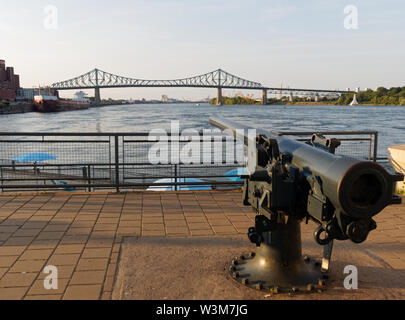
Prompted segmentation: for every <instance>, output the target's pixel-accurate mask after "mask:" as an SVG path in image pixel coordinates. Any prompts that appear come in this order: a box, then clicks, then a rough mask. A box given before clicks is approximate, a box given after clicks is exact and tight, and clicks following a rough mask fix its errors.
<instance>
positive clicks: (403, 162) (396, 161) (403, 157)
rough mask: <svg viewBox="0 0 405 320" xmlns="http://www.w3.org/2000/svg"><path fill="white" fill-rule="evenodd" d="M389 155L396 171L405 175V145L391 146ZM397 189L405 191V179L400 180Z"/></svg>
mask: <svg viewBox="0 0 405 320" xmlns="http://www.w3.org/2000/svg"><path fill="white" fill-rule="evenodd" d="M388 157H389V160H390V163H391V165H392V167H393V168H394V169H395V171H397V172H399V173H402V174H404V175H405V145H399V146H392V147H389V148H388ZM397 189H398V191H400V192H402V193H405V181H402V182H398V183H397Z"/></svg>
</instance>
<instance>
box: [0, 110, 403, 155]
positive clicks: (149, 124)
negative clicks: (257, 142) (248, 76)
mask: <svg viewBox="0 0 405 320" xmlns="http://www.w3.org/2000/svg"><path fill="white" fill-rule="evenodd" d="M215 114H217V115H221V116H225V117H228V118H230V119H233V120H236V121H244V122H245V123H247V124H250V125H252V126H258V127H263V128H268V129H271V130H275V131H331V130H338V131H378V132H379V134H380V135H379V154H380V155H382V156H385V155H386V154H387V147H388V146H391V145H397V144H405V108H404V107H379V106H358V107H349V106H347V107H341V106H273V105H272V106H223V107H216V106H212V105H208V104H202V105H200V106H198V107H197V106H196V105H194V104H155V105H154V104H145V105H139V104H138V105H122V106H109V107H103V108H92V109H89V110H80V111H71V112H62V113H48V114H43V113H25V114H15V115H1V116H0V131H2V132H139V131H142V132H147V131H149V130H151V129H161V128H164V129H168V128H170V121H171V120H179V121H180V126H181V128H182V129H186V128H194V129H206V128H212V127H211V125H210V124H209V121H208V119H209V117H210V116H211V115H215Z"/></svg>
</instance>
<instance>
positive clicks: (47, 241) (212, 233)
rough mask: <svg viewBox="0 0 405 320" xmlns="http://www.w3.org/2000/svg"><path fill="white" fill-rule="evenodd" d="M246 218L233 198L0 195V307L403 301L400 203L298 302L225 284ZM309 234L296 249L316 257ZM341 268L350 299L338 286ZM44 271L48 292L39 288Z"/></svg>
mask: <svg viewBox="0 0 405 320" xmlns="http://www.w3.org/2000/svg"><path fill="white" fill-rule="evenodd" d="M254 217H255V214H254V213H253V212H252V210H251V208H249V207H244V206H243V205H242V203H241V193H240V192H238V191H227V192H220V191H217V192H195V193H193V192H184V193H174V192H173V193H172V192H169V193H150V192H149V193H148V192H145V193H125V194H110V193H83V194H77V193H74V194H72V193H55V194H41V195H7V194H4V195H0V299H111V298H115V299H164V298H168V299H194V298H197V299H221V298H224V299H269V298H276V299H292V298H304V299H308V298H311V299H322V298H333V299H341V298H342V299H347V298H350V299H363V298H379V299H380V298H382V299H403V298H405V205H404V204H403V205H399V206H392V207H389V208H387V209H386V210H384V212H383V213H381V214H380V215H379V216H377V218H376V220H377V223H378V229H377V230H375V231H373V232H372V233H371V234H370V237H369V239H368V241H367V242H365V243H364V244H362V245H359V246H358V245H354V244H352V243H349V242H339V243H337V244H336V246H335V251H334V254H333V262H332V268H333V272H332V279H333V281H331V283H330V288H329V289H328V291H327V292H326V293H314V294H311V295H302V296H297V297H288V296H286V295H280V296H277V297H268V296H265V294H264V293H261V292H256V291H253V290H248V289H246V288H240V287H237V286H236V284H234V283H233V282H232V281H231V280H229V279H226V276H225V272H224V270H223V269H224V267H225V265H226V262H227V261H228V260H229V259H231V258H232V257H233V256H234V255H235V254H238V253H243V250H245V249H246V250H250V249H254V247H252V245H251V244H249V242H248V240H247V239H246V238H247V237H246V232H247V229H248V227H251V226H253V224H254V223H253V221H254ZM314 229H315V225H314V224H312V223H310V224H309V225H304V224H303V251H304V252H305V253H306V252H309V253H310V254H311V255H312V254H313V255H318V256H320V254H321V248H320V247H319V246H317V245H316V244H315V243H314V241H313V239H312V232H313V231H314ZM199 257H200V259H199ZM350 263H351V264H354V265H356V266H358V267H359V278H360V282H359V287H360V288H359V291H358V292H357V293H353V292H347V290H346V292H345V290H344V289H343V288H340V287H342V283H340V281H341V280H342V279H343V278H344V275H343V273H342V271H341V270H343V266H344V265H345V264H346V265H347V264H350ZM48 265H54V266H56V267H57V268H58V273H59V274H58V278H59V283H58V289H57V290H46V289H44V285H43V284H44V281H43V279H44V278H45V277H46V274H44V273H43V269H44V267H45V266H48ZM184 270H188V271H187V272H185V273H184ZM159 283H160V284H161V285H160V286H159ZM213 283H215V286H213ZM198 287H199V288H200V289H198ZM183 289H184V290H183Z"/></svg>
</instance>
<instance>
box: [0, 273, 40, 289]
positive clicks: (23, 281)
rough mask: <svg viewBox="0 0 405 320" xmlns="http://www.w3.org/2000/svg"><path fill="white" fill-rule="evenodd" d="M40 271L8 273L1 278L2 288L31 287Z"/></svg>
mask: <svg viewBox="0 0 405 320" xmlns="http://www.w3.org/2000/svg"><path fill="white" fill-rule="evenodd" d="M37 275H38V273H37V272H34V273H10V272H9V273H7V274H6V275H4V277H2V278H1V280H0V288H15V287H29V286H30V285H31V284H32V283H33V282H34V279H35V278H36V277H37Z"/></svg>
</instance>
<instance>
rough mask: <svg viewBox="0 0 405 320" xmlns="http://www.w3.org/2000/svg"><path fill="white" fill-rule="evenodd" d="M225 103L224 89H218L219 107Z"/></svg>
mask: <svg viewBox="0 0 405 320" xmlns="http://www.w3.org/2000/svg"><path fill="white" fill-rule="evenodd" d="M223 104H224V103H223V101H222V88H218V93H217V106H222V105H223Z"/></svg>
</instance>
